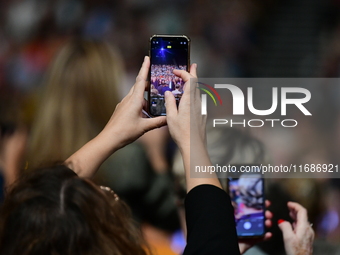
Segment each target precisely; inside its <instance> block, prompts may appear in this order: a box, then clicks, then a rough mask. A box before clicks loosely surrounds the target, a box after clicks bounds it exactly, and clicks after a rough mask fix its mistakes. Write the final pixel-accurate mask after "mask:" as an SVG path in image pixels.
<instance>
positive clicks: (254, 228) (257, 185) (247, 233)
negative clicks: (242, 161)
mask: <svg viewBox="0 0 340 255" xmlns="http://www.w3.org/2000/svg"><path fill="white" fill-rule="evenodd" d="M227 180H228V189H229V194H230V198H231V201H232V204H233V206H234V215H235V222H236V230H237V235H238V237H239V238H258V237H263V236H264V234H265V220H266V219H265V198H264V179H263V178H262V176H261V175H260V174H243V175H241V176H240V177H239V178H232V177H229V178H228V179H227Z"/></svg>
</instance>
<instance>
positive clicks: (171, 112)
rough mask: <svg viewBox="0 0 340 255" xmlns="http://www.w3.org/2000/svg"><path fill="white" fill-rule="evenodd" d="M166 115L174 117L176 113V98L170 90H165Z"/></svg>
mask: <svg viewBox="0 0 340 255" xmlns="http://www.w3.org/2000/svg"><path fill="white" fill-rule="evenodd" d="M164 96H165V103H166V115H167V116H168V117H169V118H174V117H175V116H176V115H177V106H176V99H175V97H174V95H173V94H172V93H171V92H170V91H166V92H165V95H164Z"/></svg>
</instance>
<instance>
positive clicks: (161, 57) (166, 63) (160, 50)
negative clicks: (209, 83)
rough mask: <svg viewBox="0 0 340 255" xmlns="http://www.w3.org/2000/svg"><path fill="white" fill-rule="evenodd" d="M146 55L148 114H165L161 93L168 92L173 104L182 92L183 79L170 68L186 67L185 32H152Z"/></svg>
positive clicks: (187, 49)
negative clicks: (174, 99)
mask: <svg viewBox="0 0 340 255" xmlns="http://www.w3.org/2000/svg"><path fill="white" fill-rule="evenodd" d="M149 54H150V62H151V66H150V73H149V80H150V85H149V89H148V99H149V107H148V111H149V114H150V115H151V116H152V117H156V116H165V115H166V109H165V104H164V93H165V92H166V91H170V92H171V93H172V94H173V95H174V96H175V98H176V102H177V105H178V103H179V101H180V99H181V97H182V94H183V86H184V81H183V80H182V79H181V78H179V77H177V76H175V75H174V74H173V70H174V69H182V70H186V71H188V70H189V65H190V39H189V37H187V36H185V35H153V36H152V37H151V38H150V52H149Z"/></svg>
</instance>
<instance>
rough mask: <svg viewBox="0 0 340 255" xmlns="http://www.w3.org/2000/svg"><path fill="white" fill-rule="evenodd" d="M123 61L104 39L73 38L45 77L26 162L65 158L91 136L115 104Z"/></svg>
mask: <svg viewBox="0 0 340 255" xmlns="http://www.w3.org/2000/svg"><path fill="white" fill-rule="evenodd" d="M122 73H123V64H122V60H121V58H120V56H119V54H118V53H117V52H116V51H115V50H114V48H112V47H111V46H110V45H108V44H107V43H104V42H94V41H84V40H72V41H70V42H68V43H67V44H66V45H65V46H64V47H63V48H62V49H61V50H60V52H59V54H57V56H56V58H55V60H54V61H53V62H52V65H51V68H50V70H49V72H48V74H47V77H46V88H45V91H44V93H43V98H42V100H41V103H40V105H39V107H38V112H37V115H36V118H35V121H34V123H33V125H32V133H31V138H30V143H29V148H28V156H27V159H28V163H29V165H28V167H29V168H31V167H32V168H35V167H37V166H41V165H44V164H49V163H50V162H57V161H63V160H65V159H66V158H67V157H69V156H70V155H71V154H72V153H74V152H75V151H76V150H78V149H79V148H80V147H81V146H83V145H84V144H85V143H86V142H87V141H89V140H91V139H92V138H93V137H95V136H96V135H97V134H98V133H99V132H100V131H101V129H102V128H103V127H104V126H105V124H106V123H107V121H108V120H109V118H110V116H111V114H112V112H113V110H114V109H115V106H116V105H117V103H118V100H119V96H118V88H119V86H121V82H122Z"/></svg>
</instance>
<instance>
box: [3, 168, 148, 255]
mask: <svg viewBox="0 0 340 255" xmlns="http://www.w3.org/2000/svg"><path fill="white" fill-rule="evenodd" d="M148 253H149V252H146V245H145V243H144V241H143V239H142V238H141V234H140V232H139V230H138V229H137V228H136V226H135V225H134V223H133V221H132V220H131V217H130V211H129V208H128V207H127V206H126V204H125V203H124V202H123V201H121V200H119V199H117V196H116V195H115V194H114V193H113V192H108V191H107V190H105V189H101V188H100V187H98V186H96V185H95V184H93V183H92V182H91V181H90V180H88V179H81V178H79V177H78V176H77V175H76V174H75V173H74V172H73V171H72V170H71V169H69V168H67V167H66V166H64V165H58V166H54V167H49V168H44V169H40V170H38V171H34V172H30V173H27V174H24V175H23V176H22V177H21V178H20V179H19V180H18V181H17V182H16V183H15V184H14V185H13V187H11V188H10V189H9V190H8V194H7V195H6V198H5V201H4V204H3V206H2V208H1V211H0V254H6V255H17V254H21V255H33V254H44V255H47V254H53V255H54V254H55V255H59V254H60V255H61V254H62V255H71V254H72V255H74V254H79V255H83V254H86V255H87V254H88V255H92V254H101V255H109V254H110V255H113V254H124V255H126V254H131V255H139V254H141V255H146V254H148Z"/></svg>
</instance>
